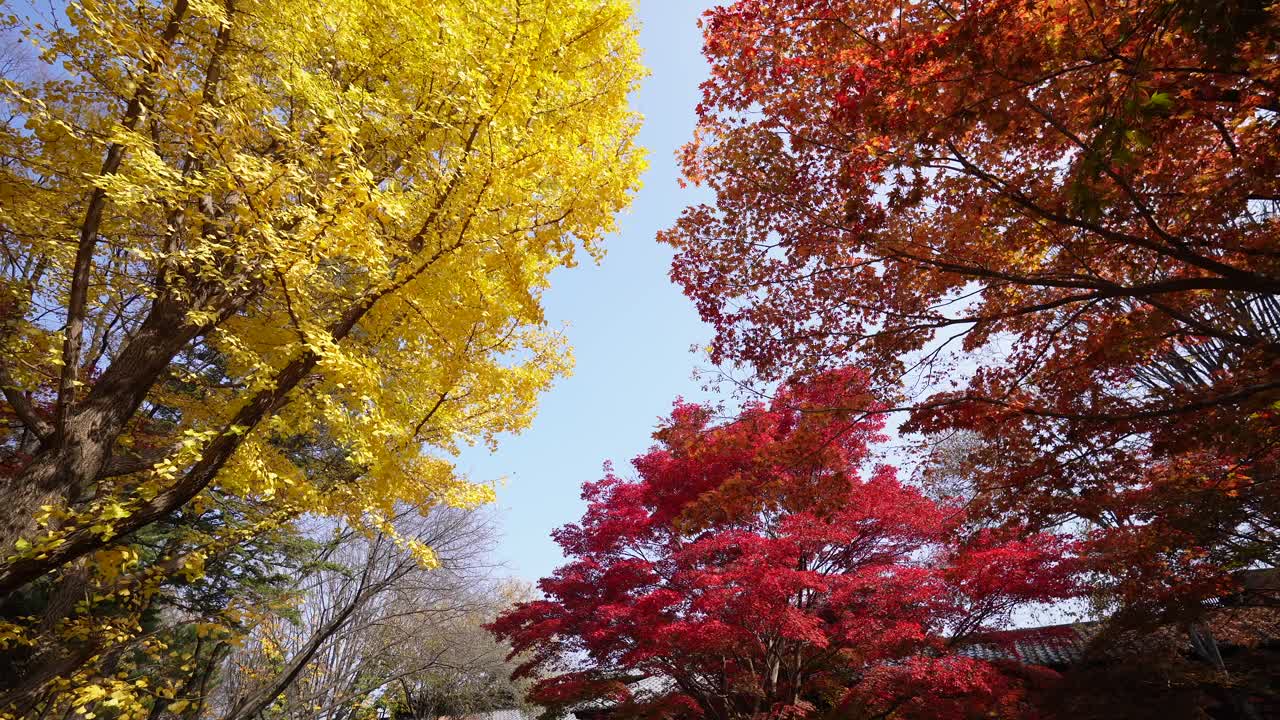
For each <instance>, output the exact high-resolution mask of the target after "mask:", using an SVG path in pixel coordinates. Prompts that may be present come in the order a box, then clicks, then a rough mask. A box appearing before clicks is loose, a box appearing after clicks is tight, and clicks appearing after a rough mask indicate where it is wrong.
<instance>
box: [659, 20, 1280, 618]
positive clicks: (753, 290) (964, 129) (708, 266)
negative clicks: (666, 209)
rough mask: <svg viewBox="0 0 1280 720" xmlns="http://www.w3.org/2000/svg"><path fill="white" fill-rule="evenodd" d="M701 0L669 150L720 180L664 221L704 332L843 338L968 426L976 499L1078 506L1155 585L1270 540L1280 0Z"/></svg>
mask: <svg viewBox="0 0 1280 720" xmlns="http://www.w3.org/2000/svg"><path fill="white" fill-rule="evenodd" d="M704 23H705V25H704V27H705V35H706V42H705V55H706V57H707V58H708V60H709V61H710V63H711V72H712V74H711V78H710V80H708V81H707V82H706V83H705V85H704V86H703V102H702V104H701V105H700V107H699V117H700V121H699V127H698V131H697V133H698V134H697V140H695V142H694V143H692V144H691V145H690V146H689V147H688V148H687V149H686V151H685V154H684V169H685V173H686V176H687V177H688V178H689V179H690V180H692V181H694V182H702V183H705V184H706V185H708V186H709V187H710V188H711V189H713V190H714V191H715V194H716V199H715V202H714V204H712V205H698V206H694V207H691V208H689V209H688V210H687V211H686V212H685V213H684V215H683V216H682V217H681V218H680V220H679V221H678V223H677V224H676V225H675V226H674V227H673V228H672V229H671V230H669V231H668V232H666V233H664V235H663V238H664V239H665V240H666V241H667V242H669V243H671V244H672V245H674V246H675V247H676V248H677V250H678V255H677V258H676V260H675V263H674V266H673V270H672V275H673V277H674V278H675V279H676V280H677V281H678V282H680V283H682V284H683V286H684V288H685V290H686V292H687V293H688V294H689V295H690V296H691V297H692V298H693V299H694V300H695V301H696V303H697V306H698V308H699V310H700V312H701V314H702V316H703V317H704V318H705V319H706V320H708V321H709V322H712V323H713V324H714V325H715V327H716V329H717V336H716V339H715V343H714V346H713V350H714V356H715V359H716V360H717V361H730V362H741V363H746V364H748V365H750V366H753V367H754V369H755V370H756V371H758V372H759V373H760V374H761V376H762V377H764V378H766V379H777V378H786V377H792V376H795V375H804V374H806V373H810V372H814V371H820V370H821V369H823V368H826V367H833V366H839V365H842V364H844V363H847V362H850V359H851V358H856V362H858V363H859V364H860V365H862V366H864V367H866V368H867V369H868V370H869V372H870V373H871V375H872V377H873V379H874V380H875V385H876V390H877V393H878V394H879V396H880V397H882V398H884V399H885V401H886V402H888V403H890V404H893V405H895V406H900V407H903V408H907V409H910V410H912V411H913V417H912V420H911V422H909V423H908V425H907V426H906V427H907V429H908V430H917V431H920V432H922V433H924V434H926V435H944V434H948V433H953V432H955V431H957V430H963V431H965V432H968V433H972V434H973V435H974V436H975V437H976V438H977V439H978V440H979V442H977V443H974V445H973V447H972V448H971V451H970V452H969V453H968V454H967V456H966V458H965V463H966V465H967V467H966V468H965V469H964V473H966V474H967V475H968V476H969V477H970V478H971V479H972V482H973V490H974V498H973V499H974V500H975V501H976V506H981V507H982V509H983V510H984V511H985V513H986V515H987V516H988V517H990V518H994V519H997V520H1006V519H1010V518H1012V519H1013V520H1015V521H1016V522H1020V523H1025V524H1030V525H1032V526H1043V527H1048V526H1053V525H1055V524H1058V523H1063V522H1069V521H1080V520H1083V521H1086V522H1087V524H1088V527H1089V528H1090V530H1089V535H1088V537H1089V540H1090V543H1091V550H1090V553H1091V555H1092V556H1093V557H1094V558H1095V559H1096V561H1097V564H1096V566H1095V567H1096V568H1097V569H1099V570H1101V571H1103V573H1104V574H1103V575H1101V576H1100V577H1106V578H1109V580H1110V581H1111V582H1112V583H1113V588H1112V589H1113V590H1114V591H1115V595H1116V597H1118V598H1119V599H1121V600H1123V601H1125V602H1126V603H1127V604H1128V605H1129V606H1130V607H1131V608H1133V607H1139V608H1141V609H1143V610H1144V611H1145V613H1146V615H1147V616H1149V617H1153V616H1155V615H1157V614H1159V613H1161V612H1166V611H1169V610H1173V609H1179V608H1182V609H1185V608H1194V606H1195V605H1196V603H1198V602H1199V601H1200V600H1201V599H1203V598H1207V597H1212V596H1216V595H1219V594H1221V593H1222V592H1223V591H1224V590H1225V589H1226V588H1225V584H1224V583H1225V582H1226V581H1227V579H1228V575H1229V573H1230V571H1232V570H1235V569H1238V568H1241V567H1247V566H1250V565H1252V564H1256V563H1265V564H1271V565H1275V564H1277V562H1280V493H1277V492H1276V489H1275V480H1276V475H1277V461H1278V460H1280V450H1278V447H1280V446H1278V441H1280V433H1278V432H1277V428H1278V427H1280V425H1278V423H1277V414H1276V409H1275V408H1276V404H1277V402H1278V401H1280V299H1278V298H1277V294H1278V293H1280V246H1278V245H1277V241H1276V238H1277V230H1278V229H1280V227H1278V224H1277V218H1278V216H1277V212H1278V210H1280V204H1278V202H1277V201H1280V4H1276V3H1270V2H1264V1H1263V0H1231V1H1228V2H1219V1H1216V0H1215V1H1213V2H1210V1H1208V0H1173V1H1172V2H1165V1H1164V0H1159V1H1157V0H1138V1H1136V2H1132V1H1125V2H1119V1H1113V0H1043V1H1041V0H1037V1H1034V2H1032V1H1031V0H977V1H973V0H965V1H963V2H960V1H952V0H930V1H928V2H918V3H903V2H898V1H897V0H739V1H738V2H733V3H729V4H727V5H725V6H723V7H718V8H716V9H714V10H712V11H710V12H709V13H708V14H707V16H706V18H705V21H704ZM957 350H958V351H959V352H956V351H957ZM905 380H910V383H904V381H905ZM908 384H909V385H910V386H911V387H919V388H925V389H926V390H925V391H924V392H916V393H909V392H906V391H904V389H903V388H904V386H906V385H908Z"/></svg>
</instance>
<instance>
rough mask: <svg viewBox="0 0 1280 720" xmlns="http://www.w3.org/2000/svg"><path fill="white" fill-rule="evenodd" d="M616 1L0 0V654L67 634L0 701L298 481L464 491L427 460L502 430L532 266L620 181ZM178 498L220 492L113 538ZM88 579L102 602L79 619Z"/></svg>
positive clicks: (132, 630) (347, 514) (553, 338)
mask: <svg viewBox="0 0 1280 720" xmlns="http://www.w3.org/2000/svg"><path fill="white" fill-rule="evenodd" d="M3 12H4V5H3V3H0V13H3ZM630 16H631V5H630V3H629V2H627V0H433V1H432V2H423V1H421V0H82V1H81V2H77V3H72V4H70V5H69V6H68V7H67V8H66V15H65V17H62V16H59V17H51V18H43V19H41V18H36V17H19V16H0V24H3V25H4V27H3V28H0V29H3V30H4V31H5V37H6V42H7V43H9V42H12V41H13V39H15V38H21V41H22V45H21V47H24V48H30V51H31V53H32V56H31V58H30V62H6V63H0V69H2V70H3V72H4V75H3V77H2V78H0V122H2V123H3V124H2V125H0V249H2V250H3V255H0V386H2V389H3V400H4V402H3V403H0V419H2V420H3V424H2V425H0V599H4V598H9V599H12V598H13V597H15V596H16V595H17V594H21V593H30V592H32V588H33V587H35V586H40V588H41V592H42V593H43V595H42V597H45V598H47V601H48V602H47V609H46V610H45V611H44V613H43V616H34V615H33V616H21V617H15V616H11V615H6V616H4V617H5V619H4V622H3V625H2V626H0V652H2V651H10V652H12V651H14V649H15V648H19V647H23V646H24V644H25V646H26V647H27V648H28V650H27V652H28V653H29V654H30V655H32V657H34V660H33V661H32V668H37V667H38V666H40V665H41V662H38V661H39V660H40V659H41V658H42V657H44V656H47V655H49V653H52V652H53V651H50V650H47V649H42V650H38V651H37V650H31V649H30V648H31V647H33V646H34V645H36V644H39V643H46V642H47V639H48V636H49V633H50V632H52V631H51V630H50V628H54V629H58V630H59V631H61V632H62V633H63V634H64V635H75V634H76V633H79V635H77V636H76V639H75V640H74V642H71V643H70V644H69V645H68V647H70V648H71V649H67V648H63V649H62V650H61V651H59V653H56V657H54V660H56V662H54V661H50V662H46V663H44V664H45V665H50V666H51V667H53V666H56V667H54V669H53V670H49V671H47V672H44V673H43V674H42V673H41V672H38V671H37V670H36V669H29V672H28V673H27V676H26V677H25V679H24V678H13V679H11V680H6V681H5V682H0V692H3V696H2V697H3V698H4V699H6V700H8V701H9V702H10V704H11V705H12V704H14V703H20V702H22V701H24V698H27V699H29V698H31V697H34V695H33V694H35V693H39V692H43V690H42V688H45V687H47V686H48V685H49V683H50V682H56V681H58V678H61V679H62V680H63V681H65V680H66V677H67V676H68V674H69V673H73V672H87V671H85V670H84V668H94V667H96V666H98V665H110V664H111V663H112V662H116V661H118V659H117V660H112V659H111V657H110V647H111V646H112V644H113V643H117V642H123V641H126V640H128V639H129V638H134V639H136V637H137V636H138V634H139V633H141V630H140V626H137V625H132V623H131V621H127V620H119V618H121V617H123V618H126V619H127V618H128V617H129V614H128V613H124V614H121V613H120V612H118V609H119V607H120V604H121V603H126V601H125V600H122V598H125V597H127V598H137V597H139V596H141V597H143V598H145V597H146V596H147V594H148V593H149V592H154V587H155V586H156V585H157V583H160V582H163V581H164V579H165V578H169V577H183V578H186V579H188V580H190V579H193V578H196V577H198V576H199V574H200V572H201V570H200V567H201V563H202V562H203V561H204V560H205V559H206V558H208V557H210V556H211V554H215V553H217V552H219V551H220V549H225V548H226V547H229V546H231V545H234V544H236V543H239V542H242V541H244V539H245V538H248V537H252V536H254V535H255V533H261V532H263V531H264V529H265V528H270V527H278V526H279V525H281V524H283V523H288V522H290V521H291V520H292V519H293V518H296V517H298V516H299V515H300V514H302V513H304V512H305V513H319V514H324V515H330V516H335V517H340V518H341V519H342V520H343V521H344V522H346V523H349V524H351V525H353V526H356V527H364V528H367V529H368V530H369V531H370V532H394V528H392V527H390V525H389V524H388V518H389V517H391V515H392V513H393V511H394V508H396V507H397V506H398V505H402V504H409V505H413V506H417V507H430V506H432V505H440V504H445V505H453V506H463V507H465V506H472V505H476V504H479V503H482V502H484V501H486V500H488V499H489V498H490V496H491V490H490V489H489V488H488V487H487V486H485V485H478V484H472V483H470V482H468V481H466V480H465V479H463V478H460V477H459V476H458V475H457V474H456V473H455V471H454V468H453V465H452V464H451V462H450V459H449V458H450V457H451V454H452V453H454V452H456V450H457V449H458V447H459V444H460V443H472V442H487V443H492V442H493V440H494V438H495V437H496V436H497V435H498V434H500V433H504V432H510V431H518V430H520V429H521V428H522V427H524V426H525V425H526V424H527V423H528V422H529V419H530V417H531V413H532V409H533V404H534V401H535V399H536V397H537V395H538V394H539V392H540V391H542V390H544V389H546V388H547V387H548V385H549V384H550V383H551V382H552V381H553V380H554V379H555V378H556V377H557V376H559V375H561V374H563V373H564V372H565V371H566V370H567V368H568V363H569V356H568V350H567V348H566V347H565V346H564V345H563V342H562V338H561V337H560V336H559V335H558V334H557V333H556V332H554V331H552V330H550V329H549V328H548V327H547V323H546V322H545V320H544V317H543V312H542V308H541V304H540V298H541V295H542V293H543V291H544V290H545V289H546V287H547V284H548V278H549V276H550V275H551V273H552V271H554V270H555V269H556V268H559V267H566V266H571V265H573V264H574V262H575V254H576V253H581V252H584V251H585V252H586V253H588V254H591V255H592V256H595V255H596V254H598V252H599V242H600V239H601V237H602V236H603V235H605V234H607V233H608V232H610V231H611V230H612V229H613V227H614V220H613V218H614V215H615V214H616V213H617V212H618V211H620V210H621V209H623V208H624V207H625V206H626V205H627V203H628V202H629V199H630V196H631V194H632V192H633V191H634V190H635V189H636V187H637V184H638V177H639V174H640V171H641V169H642V166H643V157H642V153H641V152H640V151H639V150H638V149H637V148H636V146H635V145H634V137H635V133H636V130H637V125H638V119H637V117H636V115H635V114H634V113H633V112H632V111H631V110H630V109H629V106H628V100H627V98H628V94H629V93H630V92H631V91H632V90H633V89H634V87H635V85H636V83H637V81H638V78H639V77H640V75H641V73H642V70H641V67H640V64H639V61H638V48H637V45H636V39H635V29H634V27H633V26H632V24H631V19H630ZM15 47H16V46H15ZM232 504H234V507H235V509H234V511H233V510H231V509H230V505H232ZM232 516H234V517H235V518H237V522H235V523H231V522H221V520H225V519H226V518H228V517H232ZM177 517H181V518H186V519H199V518H210V517H216V518H219V519H220V522H219V523H213V524H206V526H204V527H205V529H204V530H201V531H199V532H196V531H194V530H193V531H192V532H190V533H187V534H185V535H181V534H179V535H172V536H169V537H168V538H167V539H166V540H165V543H164V544H163V545H162V546H161V547H159V548H158V549H156V548H154V547H152V548H150V550H148V552H144V553H143V554H142V555H139V553H138V552H137V551H136V550H135V549H131V547H132V546H131V543H132V542H133V541H134V539H136V538H137V537H138V535H139V534H140V533H145V532H147V531H148V529H149V528H154V527H156V526H157V524H158V523H160V524H166V523H167V524H173V523H174V518H177ZM193 527H194V524H193ZM209 527H216V528H220V529H218V530H209V529H208V528H209ZM408 542H409V541H406V543H408ZM408 549H409V550H412V551H414V552H417V553H418V554H419V556H420V558H421V560H422V561H423V562H424V563H430V562H431V552H430V548H427V547H417V546H413V547H410V548H408ZM127 602H145V600H143V601H135V600H129V601H127ZM103 603H115V605H113V607H115V608H116V610H117V612H115V613H114V614H113V615H112V617H113V618H116V620H113V621H112V622H111V623H107V622H100V621H98V622H97V624H96V625H94V624H93V622H95V621H94V616H95V607H99V606H101V605H102V604H103ZM99 620H101V619H100V618H99ZM50 657H52V656H50ZM46 659H47V658H46ZM59 663H60V664H59ZM68 668H69V669H68ZM6 683H7V684H6ZM86 687H89V686H86ZM93 687H97V689H95V690H92V691H89V692H91V693H93V694H98V693H107V692H109V691H110V692H114V691H113V690H110V689H109V688H107V687H106V686H104V685H99V686H93Z"/></svg>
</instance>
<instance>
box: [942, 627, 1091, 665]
mask: <svg viewBox="0 0 1280 720" xmlns="http://www.w3.org/2000/svg"><path fill="white" fill-rule="evenodd" d="M1096 629H1097V628H1096V626H1095V625H1094V624H1093V623H1081V624H1075V625H1051V626H1048V627H1037V628H1027V629H1024V630H1005V631H1002V632H992V633H987V634H985V635H982V636H980V637H978V638H975V639H974V641H973V643H972V644H969V645H966V646H964V647H963V648H961V649H960V650H959V653H960V654H961V655H964V656H967V657H971V658H976V659H978V660H1014V661H1017V662H1022V663H1026V664H1028V665H1045V666H1063V665H1070V664H1071V663H1074V662H1077V661H1078V660H1080V659H1081V658H1082V657H1084V650H1085V645H1086V644H1088V642H1089V638H1091V637H1092V636H1093V634H1094V632H1096Z"/></svg>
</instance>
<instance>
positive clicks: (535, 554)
mask: <svg viewBox="0 0 1280 720" xmlns="http://www.w3.org/2000/svg"><path fill="white" fill-rule="evenodd" d="M712 4H714V3H713V2H711V0H639V2H638V3H637V6H638V16H639V20H640V24H641V33H640V43H641V45H642V47H644V52H645V65H647V66H648V67H649V69H650V71H651V73H652V74H651V75H650V76H649V77H648V78H647V79H646V80H645V81H644V84H643V86H642V88H641V90H640V92H639V93H638V94H637V95H636V97H635V99H634V104H635V107H636V108H637V109H638V110H639V111H640V112H641V113H643V114H644V116H645V122H644V128H643V130H642V131H641V133H640V142H641V143H642V144H643V145H644V146H645V147H646V148H648V150H649V163H650V168H649V171H648V173H647V174H646V175H645V177H644V188H643V189H642V190H641V191H640V193H639V194H638V195H637V196H636V200H635V204H634V205H633V207H632V209H631V211H630V212H629V213H627V214H626V215H624V216H623V217H622V218H621V219H620V220H621V231H620V232H619V234H618V235H617V236H615V237H612V238H610V239H609V240H608V242H607V244H606V248H607V252H608V254H607V255H606V257H605V259H604V262H603V263H601V264H600V265H599V266H594V265H591V264H589V263H584V264H582V265H580V266H578V267H577V268H574V269H572V270H568V271H560V272H558V273H557V274H556V275H555V276H554V277H553V278H552V289H551V290H550V291H549V292H548V294H547V296H546V308H547V317H548V319H549V320H550V321H551V323H552V324H553V325H557V326H558V325H560V324H562V323H565V324H567V325H568V328H567V332H568V336H569V341H570V342H571V343H572V344H573V348H574V354H575V356H576V358H577V366H576V369H575V371H574V374H573V376H572V377H569V378H567V379H564V380H561V381H560V383H559V384H558V385H557V386H556V387H555V388H554V389H553V390H552V391H551V392H549V393H548V394H546V395H544V396H543V398H542V401H541V402H540V404H539V410H538V417H537V419H536V420H535V421H534V424H533V426H532V427H531V428H530V429H529V430H527V431H525V432H524V433H522V434H521V435H519V436H516V437H508V438H505V439H504V441H503V442H502V444H501V446H500V447H499V448H498V451H497V453H495V454H493V455H489V454H488V453H487V452H486V451H479V450H477V451H473V452H468V453H467V454H465V455H464V456H463V458H462V459H461V461H460V462H459V465H458V467H459V469H460V470H461V471H463V472H465V473H467V474H468V475H469V476H471V478H472V479H474V480H478V481H482V480H486V479H492V478H497V477H503V476H505V477H506V478H507V482H506V484H505V485H503V486H501V487H499V488H498V510H497V512H498V520H499V524H500V527H501V531H502V539H501V541H500V543H499V545H498V552H497V558H496V559H497V560H498V561H500V562H503V563H506V564H507V566H508V568H509V570H510V574H511V575H513V576H516V577H519V578H522V579H526V580H530V581H532V580H536V579H538V578H540V577H543V576H544V575H547V574H549V573H550V572H551V570H552V569H554V568H555V567H556V566H557V565H559V564H560V561H561V555H560V551H559V548H558V547H557V546H556V545H555V543H554V542H552V541H551V538H550V532H551V530H552V529H553V528H556V527H559V526H560V525H563V524H565V523H568V522H572V521H574V520H576V519H577V518H578V517H579V516H580V515H581V514H582V510H583V506H582V503H581V501H580V500H579V492H580V488H581V485H582V483H583V482H584V481H587V480H596V479H598V478H599V477H600V475H601V465H602V463H603V462H604V461H605V460H612V461H614V463H615V465H616V466H617V467H618V468H619V470H624V469H626V467H625V466H626V464H627V462H628V461H629V460H630V459H631V458H632V457H633V456H635V455H637V454H638V453H640V452H642V451H644V450H645V449H646V448H648V447H649V446H650V444H651V443H652V439H651V438H650V434H651V433H652V432H653V428H654V425H655V424H656V422H657V420H658V418H660V417H662V416H665V415H666V414H667V412H668V411H669V410H670V408H671V402H672V401H673V400H674V399H675V397H676V396H677V395H682V396H684V397H685V398H687V399H700V398H702V397H703V393H701V392H700V390H699V387H700V384H699V383H698V382H697V381H695V380H694V379H692V372H693V370H694V368H695V367H698V366H703V365H705V359H704V356H700V355H698V354H695V353H692V352H690V346H692V345H695V344H697V345H699V346H703V345H705V344H706V343H707V341H708V340H709V339H710V337H711V332H710V329H709V328H707V327H706V326H704V325H703V324H702V323H701V322H700V321H699V319H698V317H697V313H696V312H695V311H694V309H693V304H692V303H691V302H690V301H689V300H687V299H686V298H685V297H684V296H683V295H682V294H681V293H680V291H679V290H678V289H677V288H676V287H675V286H674V285H672V284H671V282H670V281H669V280H668V279H667V270H668V268H669V266H670V263H671V252H670V250H669V249H668V248H667V247H666V246H663V245H659V244H658V243H657V241H656V240H655V237H654V236H655V235H656V233H657V232H658V231H659V230H661V229H663V228H665V227H667V226H668V225H670V224H671V222H672V221H673V220H674V219H675V218H676V216H677V215H678V214H679V212H680V209H681V208H683V207H684V206H685V205H686V204H688V203H690V202H693V201H695V200H698V199H700V198H702V197H704V196H703V195H701V194H700V192H699V191H697V190H693V189H688V190H681V189H680V188H679V186H678V185H677V183H676V179H677V177H678V172H677V169H676V163H675V152H676V150H677V149H678V148H679V147H680V146H681V145H683V144H684V143H685V142H686V141H688V140H689V139H690V137H691V136H692V132H693V123H694V106H695V105H696V104H697V102H698V83H699V82H700V81H701V80H702V79H703V77H704V76H705V74H706V64H705V63H704V62H703V60H702V56H701V47H702V46H701V42H702V35H701V32H700V31H699V29H698V27H697V20H698V16H699V15H700V14H701V13H702V11H703V10H704V9H705V8H707V7H710V6H711V5H712Z"/></svg>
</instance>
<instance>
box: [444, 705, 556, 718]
mask: <svg viewBox="0 0 1280 720" xmlns="http://www.w3.org/2000/svg"><path fill="white" fill-rule="evenodd" d="M535 717H537V715H536V714H535V715H529V714H526V713H524V712H523V711H521V710H519V709H517V708H507V709H504V710H488V711H485V712H477V713H467V714H466V715H441V716H440V717H438V718H436V720H534V718H535ZM563 720H577V718H575V717H574V716H573V714H572V713H570V714H569V715H566V716H565V717H564V719H563Z"/></svg>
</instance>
